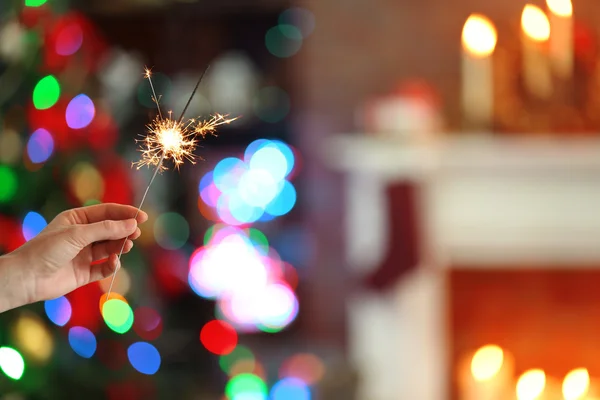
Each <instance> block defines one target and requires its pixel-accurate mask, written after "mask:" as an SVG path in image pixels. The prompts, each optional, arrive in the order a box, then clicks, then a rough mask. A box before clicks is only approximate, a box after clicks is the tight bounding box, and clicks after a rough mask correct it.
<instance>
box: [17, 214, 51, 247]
mask: <svg viewBox="0 0 600 400" xmlns="http://www.w3.org/2000/svg"><path fill="white" fill-rule="evenodd" d="M47 225H48V223H47V222H46V220H45V219H44V217H42V216H41V215H40V214H38V213H36V212H34V211H30V212H28V213H27V215H25V218H24V219H23V237H24V238H25V240H26V241H30V240H31V239H33V238H34V237H36V236H37V235H38V234H39V233H40V232H41V231H42V230H44V228H45V227H46V226H47Z"/></svg>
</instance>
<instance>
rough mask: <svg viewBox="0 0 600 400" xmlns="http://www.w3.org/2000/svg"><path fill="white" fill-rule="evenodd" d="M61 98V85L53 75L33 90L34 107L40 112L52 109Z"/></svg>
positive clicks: (43, 79) (42, 80) (44, 79)
mask: <svg viewBox="0 0 600 400" xmlns="http://www.w3.org/2000/svg"><path fill="white" fill-rule="evenodd" d="M59 97H60V85H59V83H58V81H57V80H56V78H55V77H54V76H52V75H48V76H46V77H44V78H42V79H41V80H40V81H39V82H38V83H37V85H36V86H35V88H34V89H33V105H34V107H35V108H37V109H38V110H46V109H48V108H50V107H52V106H53V105H55V104H56V102H57V101H58V98H59Z"/></svg>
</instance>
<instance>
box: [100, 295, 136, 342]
mask: <svg viewBox="0 0 600 400" xmlns="http://www.w3.org/2000/svg"><path fill="white" fill-rule="evenodd" d="M102 317H103V318H104V322H105V323H106V325H107V326H108V327H109V328H110V329H112V330H113V331H114V332H117V333H120V334H123V333H126V332H127V331H129V330H130V329H131V327H132V325H133V320H134V315H133V311H132V310H131V307H130V306H129V304H127V303H126V302H124V301H122V300H119V299H110V300H108V301H107V302H106V303H104V305H103V306H102Z"/></svg>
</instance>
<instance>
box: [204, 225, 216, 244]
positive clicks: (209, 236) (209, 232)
mask: <svg viewBox="0 0 600 400" xmlns="http://www.w3.org/2000/svg"><path fill="white" fill-rule="evenodd" d="M216 227H217V225H213V226H211V227H210V228H208V229H207V230H206V232H205V233H204V245H205V246H208V244H209V243H210V241H211V239H212V238H213V236H214V234H215V233H217V232H218V231H217V229H216Z"/></svg>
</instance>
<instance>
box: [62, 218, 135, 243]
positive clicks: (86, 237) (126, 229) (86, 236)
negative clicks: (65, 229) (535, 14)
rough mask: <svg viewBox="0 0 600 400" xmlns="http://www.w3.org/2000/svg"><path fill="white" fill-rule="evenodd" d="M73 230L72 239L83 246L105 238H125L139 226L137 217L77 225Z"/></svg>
mask: <svg viewBox="0 0 600 400" xmlns="http://www.w3.org/2000/svg"><path fill="white" fill-rule="evenodd" d="M73 228H74V229H72V230H71V232H70V233H71V235H73V237H72V239H74V240H75V241H76V242H77V243H79V244H80V245H81V246H82V247H85V246H87V245H90V244H92V243H94V242H100V241H103V240H117V239H124V238H126V237H127V236H129V235H131V234H133V233H134V232H135V230H136V228H137V221H136V220H135V219H127V220H123V221H111V220H105V221H100V222H95V223H93V224H85V225H75V226H74V227H73Z"/></svg>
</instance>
